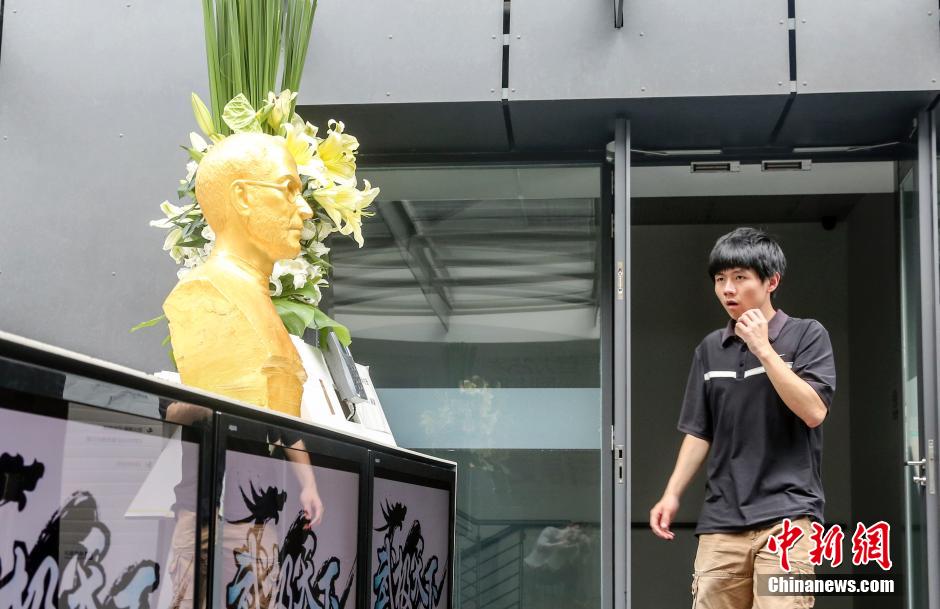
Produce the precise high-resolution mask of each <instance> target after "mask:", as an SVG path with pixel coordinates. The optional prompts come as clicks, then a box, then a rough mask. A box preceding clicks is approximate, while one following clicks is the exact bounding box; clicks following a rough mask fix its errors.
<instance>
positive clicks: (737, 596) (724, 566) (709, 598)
mask: <svg viewBox="0 0 940 609" xmlns="http://www.w3.org/2000/svg"><path fill="white" fill-rule="evenodd" d="M791 523H792V525H793V526H797V527H799V528H800V529H801V530H802V531H803V535H802V536H801V537H800V538H799V540H797V542H796V544H795V545H794V546H792V547H791V548H790V549H789V550H788V554H787V556H788V558H789V560H790V571H789V574H790V575H795V574H798V573H813V565H812V564H811V563H810V561H809V551H810V549H812V541H811V540H810V535H811V534H812V528H811V527H810V520H809V518H806V517H801V518H797V519H794V520H791ZM782 532H783V522H782V521H781V522H778V523H776V524H774V525H772V526H770V527H768V528H764V529H755V530H752V531H742V532H739V533H705V534H702V535H700V536H699V540H698V552H697V553H696V555H695V574H694V575H693V576H692V607H693V609H751V608H752V607H753V608H754V609H784V608H786V609H808V608H809V607H812V606H813V603H814V599H813V597H812V596H767V595H766V590H763V592H764V594H762V595H758V592H760V591H761V590H759V588H758V584H757V579H756V578H755V577H754V575H755V574H781V575H787V574H788V573H787V572H786V571H784V570H783V568H782V567H781V566H780V555H779V554H778V553H774V552H771V551H770V549H769V548H768V547H767V540H768V539H770V537H771V536H774V535H780V533H782ZM765 586H766V583H765Z"/></svg>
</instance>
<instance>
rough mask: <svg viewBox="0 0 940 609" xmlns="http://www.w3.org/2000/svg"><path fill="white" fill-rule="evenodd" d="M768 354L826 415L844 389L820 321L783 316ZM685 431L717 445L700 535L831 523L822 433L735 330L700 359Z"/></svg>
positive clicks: (711, 338) (700, 352)
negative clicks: (795, 520)
mask: <svg viewBox="0 0 940 609" xmlns="http://www.w3.org/2000/svg"><path fill="white" fill-rule="evenodd" d="M768 334H769V337H770V344H771V346H772V347H773V348H774V350H776V352H777V353H778V354H779V355H780V356H781V357H782V358H783V361H784V362H786V363H787V365H789V366H790V368H791V369H792V370H793V371H794V372H795V373H796V374H798V375H799V376H800V378H802V379H803V380H804V381H806V382H807V383H809V385H810V386H811V387H812V388H813V389H815V390H816V393H818V394H819V397H820V398H822V401H823V403H824V404H825V405H826V407H827V408H828V407H829V406H830V405H831V404H832V396H833V393H834V392H835V388H836V368H835V362H834V360H833V357H832V345H831V343H830V342H829V334H828V333H827V332H826V329H825V328H824V327H823V326H822V324H820V323H819V322H818V321H816V320H814V319H797V318H795V317H788V316H787V314H786V313H784V312H783V311H780V310H778V311H777V313H776V314H775V315H774V316H773V317H772V318H771V319H770V321H769V322H768ZM678 428H679V431H681V432H683V433H688V434H691V435H693V436H696V437H698V438H701V439H703V440H707V441H709V442H710V443H711V450H710V453H709V457H708V484H707V487H706V492H705V504H704V505H703V507H702V512H701V515H700V516H699V520H698V527H696V529H695V533H696V534H700V533H716V532H722V531H738V530H743V529H750V528H755V527H756V526H758V525H762V524H765V523H768V522H771V521H774V520H779V519H781V518H786V517H791V518H792V517H795V516H797V515H802V514H806V515H809V516H810V517H811V518H813V519H814V520H817V521H819V522H822V521H823V506H824V505H825V496H824V494H823V487H822V471H821V465H822V446H823V435H822V427H821V426H819V427H816V428H815V429H810V428H809V427H808V426H807V425H806V424H805V423H804V422H803V421H802V420H801V419H800V418H799V417H797V416H796V415H795V414H793V411H791V410H790V409H789V408H787V406H786V404H784V403H783V400H781V399H780V396H779V395H777V392H776V390H775V389H774V388H773V385H772V384H771V383H770V379H769V378H768V377H767V374H766V373H765V372H764V368H763V367H762V366H761V364H760V361H759V360H758V359H757V357H756V356H754V355H753V354H752V353H751V352H750V350H749V349H748V348H747V345H746V344H744V342H743V341H742V340H741V339H739V338H738V337H737V336H736V335H735V333H734V321H733V320H732V321H729V323H728V326H727V327H726V328H724V329H722V330H715V331H714V332H712V333H711V334H709V335H708V336H706V337H705V339H704V340H703V341H702V342H701V343H700V344H699V346H698V347H696V349H695V357H694V358H693V360H692V369H691V371H690V372H689V380H688V384H687V385H686V391H685V399H684V401H683V403H682V413H681V414H680V415H679V425H678Z"/></svg>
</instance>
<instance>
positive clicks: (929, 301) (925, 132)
mask: <svg viewBox="0 0 940 609" xmlns="http://www.w3.org/2000/svg"><path fill="white" fill-rule="evenodd" d="M914 171H915V178H916V179H915V183H916V185H917V192H916V196H917V212H918V217H917V236H918V250H919V251H918V257H919V259H920V265H919V266H920V331H921V342H920V350H921V353H920V358H919V359H920V371H919V375H918V378H919V384H920V388H919V389H920V391H919V392H918V394H919V399H920V401H921V405H922V408H921V409H920V410H921V417H922V418H921V422H920V423H921V431H922V434H921V439H922V443H923V445H922V447H921V448H922V450H923V452H922V453H921V454H923V455H925V457H926V459H927V467H926V476H927V489H926V492H925V493H924V494H923V500H924V502H925V505H924V508H925V511H924V513H925V516H926V525H927V530H926V535H927V557H926V559H927V565H926V576H927V599H928V601H927V602H928V608H929V609H940V499H938V492H937V485H938V481H937V454H936V453H937V450H938V431H940V426H938V420H940V402H938V389H940V380H938V376H940V357H938V356H940V352H938V348H940V335H938V329H940V324H938V319H940V298H938V283H940V281H938V269H940V267H938V264H940V256H938V241H940V236H938V233H937V231H938V223H937V220H938V210H937V204H938V200H937V199H938V195H937V129H936V119H935V115H934V113H933V112H931V111H929V110H925V111H923V112H920V113H919V114H918V116H917V163H916V165H915V168H914ZM907 475H910V474H907Z"/></svg>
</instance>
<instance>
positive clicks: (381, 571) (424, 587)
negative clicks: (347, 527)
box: [372, 500, 447, 609]
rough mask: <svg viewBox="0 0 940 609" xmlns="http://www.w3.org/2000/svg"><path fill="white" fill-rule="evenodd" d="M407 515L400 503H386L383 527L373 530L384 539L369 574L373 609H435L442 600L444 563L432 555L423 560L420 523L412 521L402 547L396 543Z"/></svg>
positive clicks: (444, 573) (383, 511)
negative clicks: (372, 571)
mask: <svg viewBox="0 0 940 609" xmlns="http://www.w3.org/2000/svg"><path fill="white" fill-rule="evenodd" d="M407 514H408V508H407V506H405V505H402V504H401V503H395V504H391V503H390V502H389V501H388V500H386V502H385V505H383V506H382V516H383V517H384V519H385V524H384V525H382V526H380V527H377V528H376V529H375V530H376V531H377V532H382V531H384V532H385V536H384V539H383V540H382V546H381V547H379V548H378V549H377V550H376V556H377V558H378V565H377V566H376V569H375V573H373V574H372V591H373V593H374V599H375V600H374V602H373V609H435V608H436V607H438V606H439V605H440V603H441V599H442V598H443V595H444V586H445V584H446V583H447V563H446V562H445V564H444V567H443V568H441V567H440V559H439V558H438V557H437V556H433V555H432V556H430V557H428V558H427V560H425V556H424V536H423V535H422V534H421V522H420V521H418V520H414V521H413V522H412V523H411V528H410V530H409V531H408V535H407V536H406V537H405V541H404V544H401V543H397V541H398V538H399V535H398V533H399V532H401V531H403V530H404V526H405V517H406V515H407Z"/></svg>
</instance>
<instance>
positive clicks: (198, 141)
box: [189, 131, 209, 152]
mask: <svg viewBox="0 0 940 609" xmlns="http://www.w3.org/2000/svg"><path fill="white" fill-rule="evenodd" d="M189 143H190V145H191V146H192V147H193V148H194V149H195V150H197V151H199V152H205V151H206V150H208V149H209V144H208V143H207V142H206V140H204V139H202V136H201V135H199V134H198V133H196V132H195V131H190V132H189Z"/></svg>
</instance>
